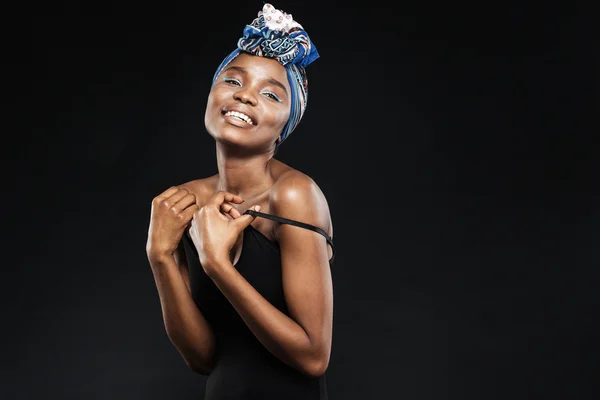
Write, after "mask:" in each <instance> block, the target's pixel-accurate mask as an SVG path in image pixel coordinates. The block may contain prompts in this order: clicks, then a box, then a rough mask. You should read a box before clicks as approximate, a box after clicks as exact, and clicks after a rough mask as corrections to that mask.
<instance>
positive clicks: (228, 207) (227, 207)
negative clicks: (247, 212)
mask: <svg viewBox="0 0 600 400" xmlns="http://www.w3.org/2000/svg"><path fill="white" fill-rule="evenodd" d="M221 212H223V213H225V214H229V215H231V216H232V217H233V218H238V217H239V216H240V215H241V214H240V212H239V211H238V209H237V208H235V207H234V206H233V204H231V203H223V204H221Z"/></svg>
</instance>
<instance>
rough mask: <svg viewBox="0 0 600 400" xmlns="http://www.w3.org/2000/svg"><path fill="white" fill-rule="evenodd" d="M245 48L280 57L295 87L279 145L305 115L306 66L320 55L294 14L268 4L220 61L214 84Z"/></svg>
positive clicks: (259, 54) (292, 85) (271, 56)
mask: <svg viewBox="0 0 600 400" xmlns="http://www.w3.org/2000/svg"><path fill="white" fill-rule="evenodd" d="M241 52H247V53H250V54H253V55H256V56H262V57H268V58H273V59H275V60H277V61H278V62H279V63H280V64H281V65H283V66H284V67H285V69H286V71H287V77H288V81H289V84H290V88H291V91H292V93H291V100H292V101H291V103H292V104H291V109H290V118H289V120H288V122H287V124H286V125H285V127H284V128H283V132H281V135H280V138H281V141H280V142H279V144H278V145H277V147H279V146H281V143H283V141H284V140H285V139H286V138H287V137H288V136H289V135H290V134H291V133H292V132H293V131H294V129H296V126H298V123H300V120H301V119H302V116H303V115H304V111H305V110H306V104H307V99H308V80H307V78H306V70H305V67H306V66H307V65H308V64H310V63H311V62H313V61H314V60H316V59H317V58H319V53H318V52H317V49H316V47H315V46H314V44H313V43H312V42H311V40H310V38H309V37H308V34H307V33H306V32H305V31H304V28H302V25H300V24H299V23H297V22H296V21H294V19H293V18H292V15H291V14H286V13H285V12H283V11H281V10H277V9H276V8H274V7H273V6H272V5H271V4H268V3H267V4H265V5H264V6H263V9H262V11H259V12H258V17H257V18H255V19H254V21H252V23H251V24H250V25H246V27H245V28H244V32H243V36H242V37H241V38H240V39H239V40H238V43H237V48H236V49H235V50H233V51H232V52H231V53H230V54H229V55H228V56H227V57H225V59H224V60H223V61H222V62H221V64H220V65H219V68H217V71H216V72H215V75H214V76H213V84H214V83H215V80H216V79H217V76H218V75H219V74H220V73H221V71H222V70H223V68H225V67H226V66H227V64H229V63H230V62H231V60H233V59H234V58H235V57H237V56H238V54H240V53H241Z"/></svg>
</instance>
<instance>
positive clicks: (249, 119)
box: [146, 4, 334, 400]
mask: <svg viewBox="0 0 600 400" xmlns="http://www.w3.org/2000/svg"><path fill="white" fill-rule="evenodd" d="M318 56H319V55H318V53H317V51H316V49H315V47H314V45H313V44H312V42H311V41H310V39H309V38H308V35H307V34H306V32H305V31H304V30H303V28H302V26H301V25H299V24H298V23H297V22H295V21H294V20H293V18H292V16H291V15H289V14H286V13H284V12H282V11H280V10H277V9H275V8H273V6H271V5H270V4H265V5H264V7H263V10H262V12H259V14H258V17H257V18H256V19H255V20H254V21H253V22H252V23H251V24H250V25H247V26H246V28H245V29H244V32H243V37H242V38H241V39H240V40H239V42H238V48H237V49H236V50H234V51H233V52H232V53H231V54H230V55H229V56H228V57H226V58H225V60H224V61H223V63H222V64H221V65H220V66H219V68H218V69H217V71H216V73H215V75H214V77H213V86H212V87H211V90H210V94H209V97H208V103H207V107H206V114H205V125H206V129H207V131H208V133H209V134H210V135H211V136H212V137H213V138H214V139H215V142H216V151H217V163H218V174H216V175H214V176H211V177H207V178H203V179H198V180H194V181H191V182H187V183H184V184H181V185H178V186H173V187H171V188H169V189H167V190H166V191H164V192H163V193H161V194H159V195H158V196H157V197H156V198H155V199H154V200H153V203H152V211H151V222H150V228H149V232H148V242H147V246H146V251H147V255H148V259H149V261H150V265H151V267H152V271H153V274H154V278H155V282H156V285H157V288H158V292H159V296H160V300H161V307H162V311H163V317H164V322H165V328H166V331H167V333H168V336H169V338H170V340H171V341H172V343H173V344H174V345H175V347H176V348H177V350H178V351H179V352H180V354H181V355H182V357H183V358H184V360H185V361H186V363H187V365H188V366H189V367H190V368H191V369H192V370H194V371H196V372H198V373H200V374H205V375H208V379H207V385H206V395H205V399H206V400H215V399H326V398H327V390H326V385H325V371H326V369H327V366H328V363H329V358H330V353H331V344H332V324H333V288H332V278H331V273H330V264H331V262H332V261H333V256H334V249H333V242H332V239H331V237H332V236H333V227H332V222H331V217H330V212H329V207H328V204H327V200H326V198H325V196H324V195H323V193H322V192H321V190H320V189H319V187H318V186H317V185H316V184H315V182H314V181H313V180H312V179H311V178H310V177H309V176H307V175H305V174H304V173H302V172H299V171H297V170H295V169H293V168H292V167H290V166H288V165H286V164H284V163H282V162H280V161H278V160H276V159H275V158H274V157H273V156H274V155H275V152H276V150H277V148H278V146H280V145H281V143H282V142H283V141H284V140H285V139H286V138H287V137H288V136H289V134H290V133H291V132H292V131H293V130H294V128H295V127H296V126H297V124H298V123H299V121H300V119H301V117H302V115H303V113H304V110H305V107H306V94H307V92H306V89H307V85H306V74H305V69H304V68H305V67H306V66H307V65H308V64H310V63H311V62H312V61H314V60H315V59H316V58H317V57H318ZM259 210H262V212H260V211H259Z"/></svg>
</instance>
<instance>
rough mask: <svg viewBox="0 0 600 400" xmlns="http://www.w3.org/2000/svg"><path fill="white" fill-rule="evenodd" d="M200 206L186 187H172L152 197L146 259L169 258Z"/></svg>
mask: <svg viewBox="0 0 600 400" xmlns="http://www.w3.org/2000/svg"><path fill="white" fill-rule="evenodd" d="M199 209H200V207H199V206H198V204H196V196H195V195H194V194H193V193H190V192H189V191H188V190H187V189H183V188H179V187H176V186H172V187H170V188H169V189H167V190H165V191H164V192H162V193H161V194H159V195H158V196H156V197H155V198H154V199H153V200H152V209H151V214H150V227H149V229H148V241H147V242H146V254H147V255H148V259H149V260H157V259H162V258H164V257H172V256H173V253H175V250H176V249H177V246H178V245H179V242H180V241H181V237H182V236H183V234H184V232H185V229H186V228H187V227H188V226H189V224H190V221H191V220H192V218H193V216H194V213H195V212H196V211H198V210H199Z"/></svg>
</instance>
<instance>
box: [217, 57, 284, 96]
mask: <svg viewBox="0 0 600 400" xmlns="http://www.w3.org/2000/svg"><path fill="white" fill-rule="evenodd" d="M230 69H233V70H235V71H238V72H239V73H242V74H244V75H247V74H248V71H246V68H244V67H240V66H239V65H231V66H229V67H227V68H225V70H224V71H223V72H225V71H229V70H230ZM266 81H267V82H269V83H270V84H272V85H275V86H278V87H280V88H281V89H282V90H283V91H284V93H285V95H286V96H287V95H288V91H287V89H286V88H285V86H284V85H283V83H281V82H279V81H278V80H277V79H274V78H267V79H266Z"/></svg>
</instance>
